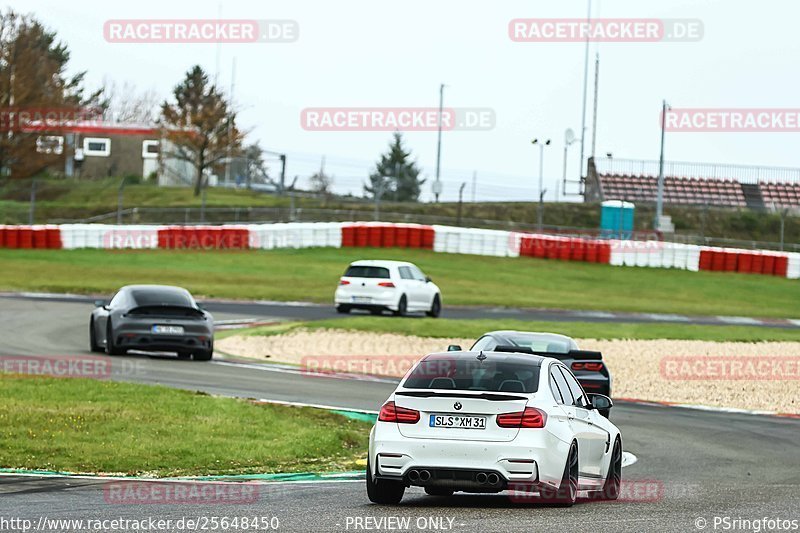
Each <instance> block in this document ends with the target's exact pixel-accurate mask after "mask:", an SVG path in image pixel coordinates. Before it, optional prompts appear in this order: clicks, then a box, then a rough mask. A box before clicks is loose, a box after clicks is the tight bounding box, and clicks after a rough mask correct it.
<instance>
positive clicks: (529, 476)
mask: <svg viewBox="0 0 800 533" xmlns="http://www.w3.org/2000/svg"><path fill="white" fill-rule="evenodd" d="M534 431H535V433H534V432H532V433H531V434H528V435H526V436H525V437H524V438H520V437H519V436H518V437H517V438H516V439H514V440H513V441H511V442H487V441H464V440H449V439H412V438H407V437H403V436H402V435H401V434H400V433H399V431H398V430H397V427H396V425H395V424H389V423H379V425H376V428H375V429H374V430H373V431H372V433H371V434H370V464H371V465H372V468H373V474H374V475H375V476H377V477H380V478H385V479H394V480H402V481H404V482H405V483H406V484H408V485H420V486H427V485H433V486H446V487H448V488H452V489H454V490H463V491H471V492H475V491H478V492H497V491H499V490H505V489H506V488H508V486H509V484H515V483H516V484H523V485H536V486H538V485H545V486H553V487H556V486H558V484H559V483H560V482H561V476H562V474H563V472H564V465H565V464H566V460H567V453H568V452H569V445H568V444H567V443H565V442H563V441H561V440H559V439H557V438H556V437H555V436H553V435H551V434H550V433H549V432H547V430H545V429H543V430H534ZM422 470H427V471H428V472H429V473H430V474H431V476H430V478H429V479H428V480H427V481H426V480H419V481H415V480H414V479H413V478H415V477H416V476H415V475H414V474H413V473H412V472H413V471H417V472H420V471H422ZM479 473H485V474H489V473H496V474H497V475H498V477H499V483H498V484H494V485H493V484H486V483H481V482H480V481H479V480H478V479H477V474H479ZM409 474H411V478H410V477H409Z"/></svg>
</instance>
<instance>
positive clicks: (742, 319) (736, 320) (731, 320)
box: [717, 316, 763, 326]
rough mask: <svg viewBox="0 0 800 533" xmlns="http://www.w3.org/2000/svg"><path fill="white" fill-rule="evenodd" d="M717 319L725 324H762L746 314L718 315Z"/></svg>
mask: <svg viewBox="0 0 800 533" xmlns="http://www.w3.org/2000/svg"><path fill="white" fill-rule="evenodd" d="M717 320H719V321H720V322H725V323H726V324H750V325H755V326H760V325H762V324H763V322H761V321H760V320H758V319H757V318H750V317H746V316H718V317H717Z"/></svg>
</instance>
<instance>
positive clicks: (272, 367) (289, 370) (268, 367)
mask: <svg viewBox="0 0 800 533" xmlns="http://www.w3.org/2000/svg"><path fill="white" fill-rule="evenodd" d="M211 363H212V364H215V365H223V366H236V367H240V368H241V367H244V368H250V369H253V370H261V371H264V372H283V373H285V374H306V375H307V376H308V377H310V378H329V379H349V380H352V381H373V382H377V383H397V382H398V381H399V379H390V378H381V377H376V376H370V375H368V374H336V373H331V374H327V373H322V372H310V371H308V370H304V369H303V368H302V367H300V366H290V365H278V364H274V363H263V364H259V363H234V362H230V361H211Z"/></svg>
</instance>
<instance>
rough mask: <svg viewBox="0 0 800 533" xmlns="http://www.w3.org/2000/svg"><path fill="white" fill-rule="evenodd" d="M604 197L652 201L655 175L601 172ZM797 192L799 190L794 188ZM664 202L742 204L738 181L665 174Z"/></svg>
mask: <svg viewBox="0 0 800 533" xmlns="http://www.w3.org/2000/svg"><path fill="white" fill-rule="evenodd" d="M599 178H600V183H601V185H602V190H603V198H604V199H605V200H626V201H630V202H636V201H640V202H655V201H656V192H657V187H658V183H657V181H658V180H657V178H655V177H650V176H631V175H624V174H607V175H602V174H601V175H600V176H599ZM797 190H798V191H800V189H797ZM664 201H665V202H666V203H670V204H683V205H710V206H717V207H745V206H746V205H747V202H746V200H745V195H744V191H743V190H742V186H741V184H740V183H739V182H737V181H734V180H728V179H704V178H692V177H665V178H664Z"/></svg>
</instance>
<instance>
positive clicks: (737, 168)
mask: <svg viewBox="0 0 800 533" xmlns="http://www.w3.org/2000/svg"><path fill="white" fill-rule="evenodd" d="M594 164H595V167H596V168H597V173H598V174H625V175H633V176H651V177H657V176H658V165H659V162H658V161H650V160H639V159H614V158H596V159H595V160H594ZM664 175H665V176H668V177H693V178H712V179H732V180H736V181H738V182H740V183H753V184H755V183H758V182H761V181H766V182H781V183H786V182H789V183H800V168H791V167H757V166H748V165H727V164H719V163H692V162H687V161H665V162H664Z"/></svg>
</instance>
